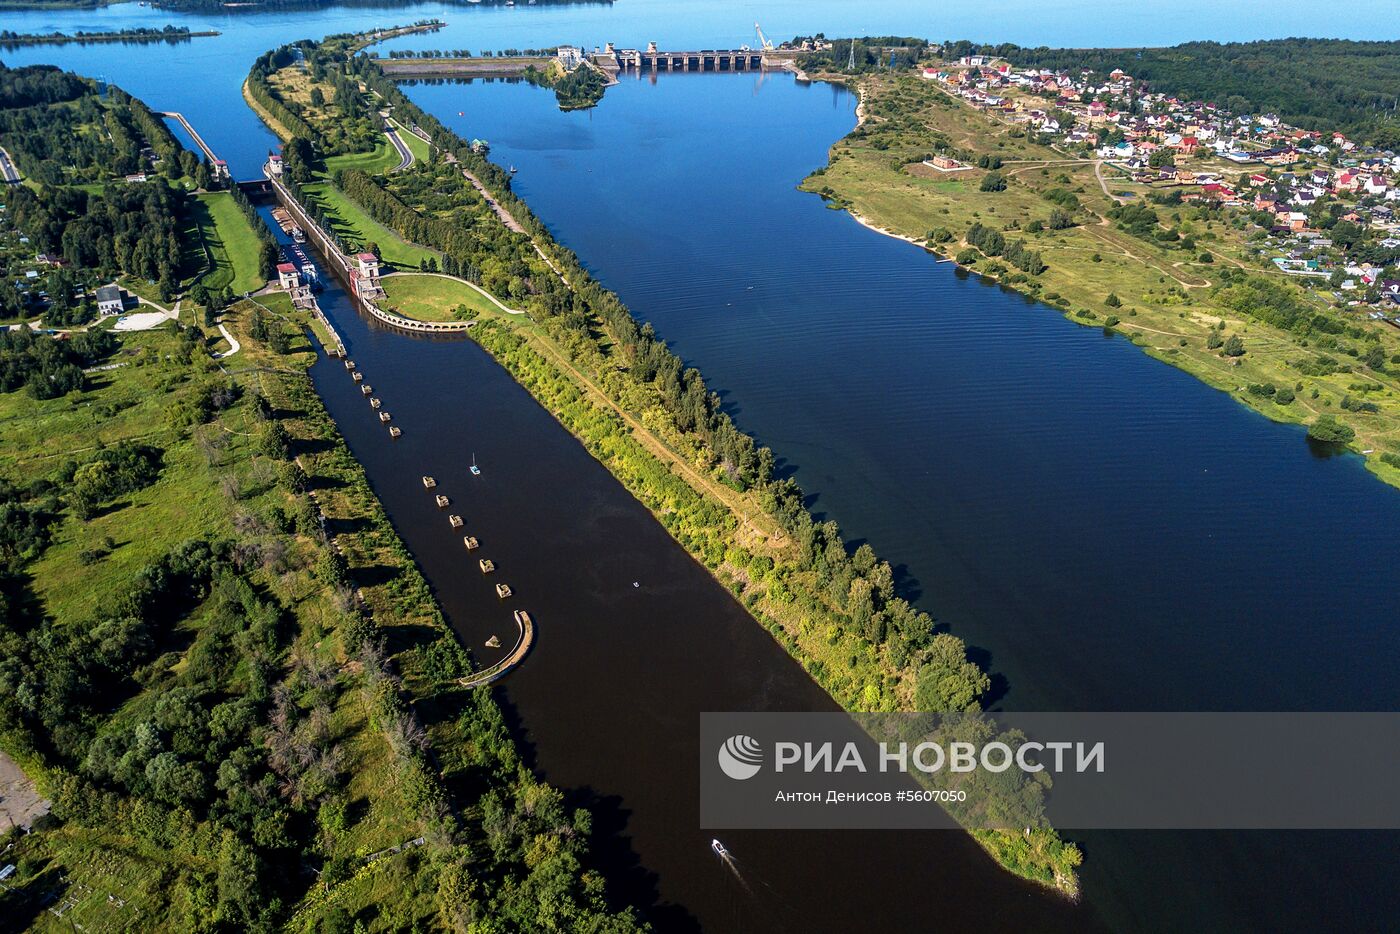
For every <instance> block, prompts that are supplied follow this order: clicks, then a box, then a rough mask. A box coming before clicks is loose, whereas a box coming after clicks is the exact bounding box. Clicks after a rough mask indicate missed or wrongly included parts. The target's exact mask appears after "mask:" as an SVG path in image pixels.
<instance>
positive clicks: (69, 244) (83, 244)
mask: <svg viewBox="0 0 1400 934" xmlns="http://www.w3.org/2000/svg"><path fill="white" fill-rule="evenodd" d="M6 203H7V204H8V205H9V210H10V215H11V217H12V218H13V220H14V223H15V226H16V227H18V228H19V229H20V230H23V231H24V232H25V233H26V234H28V235H29V237H30V239H31V241H32V242H33V244H34V246H35V247H36V248H38V249H39V250H40V251H42V252H46V253H53V254H56V255H59V256H62V257H63V258H64V259H65V260H67V261H68V262H69V263H72V264H73V265H74V266H77V267H80V268H84V269H97V270H100V271H102V272H103V273H104V274H105V275H106V276H110V275H112V274H114V273H116V272H123V273H126V274H127V275H130V276H134V277H136V278H138V279H146V280H149V281H152V282H158V283H160V285H161V291H162V293H163V294H167V295H169V296H173V295H174V293H175V290H176V278H177V272H178V270H179V267H180V256H181V249H180V231H181V228H182V225H183V223H184V220H183V218H184V214H185V211H186V204H185V194H184V192H181V191H176V190H175V189H173V188H171V187H170V186H169V185H168V184H167V183H166V182H165V180H164V179H155V180H153V181H151V182H148V183H146V184H144V185H124V184H111V185H107V186H106V187H104V188H103V189H102V190H101V191H100V192H95V193H89V192H88V191H86V190H84V189H81V188H68V187H61V188H52V189H48V190H47V191H46V192H45V194H44V195H43V196H40V195H36V194H34V193H33V192H32V191H30V190H29V189H28V188H18V189H16V190H15V191H14V192H13V193H12V194H11V195H10V196H9V199H8V201H7V202H6Z"/></svg>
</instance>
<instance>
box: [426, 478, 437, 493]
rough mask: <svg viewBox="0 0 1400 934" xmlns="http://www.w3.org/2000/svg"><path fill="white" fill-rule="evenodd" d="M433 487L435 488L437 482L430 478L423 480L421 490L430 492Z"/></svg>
mask: <svg viewBox="0 0 1400 934" xmlns="http://www.w3.org/2000/svg"><path fill="white" fill-rule="evenodd" d="M435 486H437V481H436V480H434V479H433V478H432V477H424V478H423V489H425V490H431V489H432V488H433V487H435Z"/></svg>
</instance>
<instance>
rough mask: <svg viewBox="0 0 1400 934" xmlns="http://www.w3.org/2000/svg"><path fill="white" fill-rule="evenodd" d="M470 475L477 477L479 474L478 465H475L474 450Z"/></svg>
mask: <svg viewBox="0 0 1400 934" xmlns="http://www.w3.org/2000/svg"><path fill="white" fill-rule="evenodd" d="M472 476H473V477H479V476H481V468H480V467H478V466H476V452H475V451H473V452H472Z"/></svg>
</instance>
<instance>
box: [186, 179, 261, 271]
mask: <svg viewBox="0 0 1400 934" xmlns="http://www.w3.org/2000/svg"><path fill="white" fill-rule="evenodd" d="M193 204H194V219H195V222H196V224H197V226H198V231H199V236H200V237H201V238H202V240H203V242H204V246H205V248H207V249H208V251H209V260H210V261H212V263H213V265H212V267H211V268H209V269H208V271H207V272H205V273H204V275H203V276H201V277H200V280H199V281H200V282H202V283H203V284H204V285H205V286H206V287H208V288H211V289H222V288H228V289H230V290H231V291H233V292H234V293H236V294H241V293H243V292H255V291H257V290H258V289H260V288H262V287H263V286H264V285H266V281H265V280H264V279H263V277H262V275H261V271H260V270H259V262H258V256H259V250H260V245H259V243H258V235H257V232H256V231H255V230H254V229H253V225H252V224H250V223H249V222H248V218H247V217H245V216H244V215H243V212H242V211H241V210H239V208H238V205H237V204H235V203H234V201H233V196H232V195H230V194H229V193H228V192H210V193H208V194H202V195H196V196H195V197H194V199H193Z"/></svg>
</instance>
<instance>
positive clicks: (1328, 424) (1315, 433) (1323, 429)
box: [1308, 414, 1356, 444]
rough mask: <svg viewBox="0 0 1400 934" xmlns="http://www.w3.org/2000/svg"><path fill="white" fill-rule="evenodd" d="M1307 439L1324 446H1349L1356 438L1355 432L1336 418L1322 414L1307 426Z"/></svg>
mask: <svg viewBox="0 0 1400 934" xmlns="http://www.w3.org/2000/svg"><path fill="white" fill-rule="evenodd" d="M1308 437H1309V438H1312V439H1313V440H1314V441H1321V442H1323V443H1325V444H1350V443H1351V442H1352V441H1353V440H1354V439H1355V438H1356V431H1355V430H1354V429H1353V428H1352V427H1351V426H1350V425H1343V424H1342V423H1341V422H1339V421H1337V418H1336V416H1334V415H1330V414H1323V415H1319V416H1318V417H1317V421H1315V422H1313V423H1312V424H1311V425H1309V426H1308Z"/></svg>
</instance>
